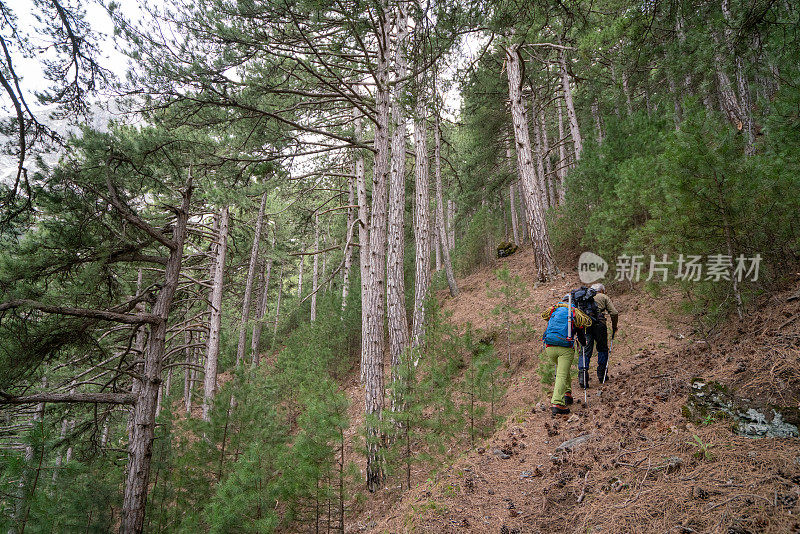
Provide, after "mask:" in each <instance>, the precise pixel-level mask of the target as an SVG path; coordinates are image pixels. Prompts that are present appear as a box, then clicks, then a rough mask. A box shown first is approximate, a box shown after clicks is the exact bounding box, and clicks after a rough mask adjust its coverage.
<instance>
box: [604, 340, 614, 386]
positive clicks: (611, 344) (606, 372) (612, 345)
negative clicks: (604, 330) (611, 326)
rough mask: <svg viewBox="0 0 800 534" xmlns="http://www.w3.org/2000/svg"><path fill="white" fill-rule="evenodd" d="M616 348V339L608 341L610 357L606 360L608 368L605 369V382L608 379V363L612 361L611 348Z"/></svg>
mask: <svg viewBox="0 0 800 534" xmlns="http://www.w3.org/2000/svg"><path fill="white" fill-rule="evenodd" d="M613 348H614V340H613V339H612V340H611V341H610V342H609V343H608V359H607V360H606V369H605V371H603V384H605V383H606V379H608V365H609V364H610V363H611V349H613Z"/></svg>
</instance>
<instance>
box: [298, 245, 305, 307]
mask: <svg viewBox="0 0 800 534" xmlns="http://www.w3.org/2000/svg"><path fill="white" fill-rule="evenodd" d="M305 251H306V245H305V243H300V252H305ZM305 258H306V257H305V255H302V254H301V255H300V265H299V266H298V267H297V299H298V300H299V299H301V298H303V264H305V262H306V259H305Z"/></svg>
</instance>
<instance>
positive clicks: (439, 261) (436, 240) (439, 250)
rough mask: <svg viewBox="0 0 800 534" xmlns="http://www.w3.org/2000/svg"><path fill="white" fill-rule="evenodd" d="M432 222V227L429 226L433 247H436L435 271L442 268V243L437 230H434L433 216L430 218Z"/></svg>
mask: <svg viewBox="0 0 800 534" xmlns="http://www.w3.org/2000/svg"><path fill="white" fill-rule="evenodd" d="M431 222H432V224H433V228H431V233H432V235H433V248H434V249H436V272H437V273H438V272H439V271H441V270H442V245H441V244H440V243H439V232H437V231H436V217H435V216H434V217H433V219H431Z"/></svg>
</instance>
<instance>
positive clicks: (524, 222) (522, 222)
mask: <svg viewBox="0 0 800 534" xmlns="http://www.w3.org/2000/svg"><path fill="white" fill-rule="evenodd" d="M514 188H515V191H516V193H517V199H518V200H519V204H520V208H522V210H521V211H522V214H523V216H522V217H519V218H518V221H519V239H520V241H521V242H522V243H523V244H524V243H525V240H526V239H527V236H528V217H527V213H528V205H527V204H526V203H525V195H524V194H523V192H522V184H521V183H520V181H519V179H518V180H517V181H516V182H515V183H514Z"/></svg>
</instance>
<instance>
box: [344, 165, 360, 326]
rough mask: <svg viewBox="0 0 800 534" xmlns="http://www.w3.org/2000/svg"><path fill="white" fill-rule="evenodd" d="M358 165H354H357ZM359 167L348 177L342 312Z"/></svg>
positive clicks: (350, 256) (346, 289) (349, 264)
mask: <svg viewBox="0 0 800 534" xmlns="http://www.w3.org/2000/svg"><path fill="white" fill-rule="evenodd" d="M356 166H357V165H354V167H356ZM357 172H358V171H357V169H355V168H354V169H353V176H348V177H347V206H348V208H347V231H346V235H345V236H344V239H345V241H344V242H345V243H346V244H347V246H346V247H345V249H344V267H343V268H344V274H343V275H342V312H344V309H345V306H347V294H348V293H349V291H350V268H351V267H352V265H353V244H352V242H351V241H352V237H353V232H354V228H353V226H354V225H355V221H356V210H355V208H354V207H353V206H354V205H355V203H356V184H355V175H356V173H357Z"/></svg>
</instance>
